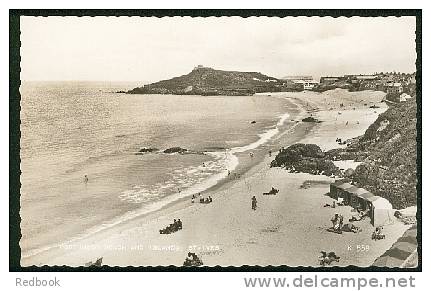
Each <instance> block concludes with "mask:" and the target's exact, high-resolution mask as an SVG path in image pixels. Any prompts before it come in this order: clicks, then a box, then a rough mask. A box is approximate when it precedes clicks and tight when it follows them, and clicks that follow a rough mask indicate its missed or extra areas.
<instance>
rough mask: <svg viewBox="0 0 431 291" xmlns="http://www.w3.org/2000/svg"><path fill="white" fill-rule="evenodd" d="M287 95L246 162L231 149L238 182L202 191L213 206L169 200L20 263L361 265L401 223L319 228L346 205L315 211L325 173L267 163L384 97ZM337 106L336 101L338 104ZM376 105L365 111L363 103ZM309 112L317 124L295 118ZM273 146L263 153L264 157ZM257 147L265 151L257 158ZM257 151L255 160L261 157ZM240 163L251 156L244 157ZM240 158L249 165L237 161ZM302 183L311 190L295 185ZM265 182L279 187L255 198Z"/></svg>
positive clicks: (347, 129)
mask: <svg viewBox="0 0 431 291" xmlns="http://www.w3.org/2000/svg"><path fill="white" fill-rule="evenodd" d="M273 96H274V97H276V98H290V99H291V100H292V101H293V102H294V103H295V104H297V106H298V114H296V115H295V116H291V120H290V125H289V126H288V127H287V129H286V131H284V132H282V133H281V134H279V135H278V136H277V137H276V138H275V139H273V140H271V141H270V142H268V143H266V144H264V145H262V146H261V147H260V148H259V153H260V154H257V155H255V156H254V157H253V158H250V156H249V153H248V152H244V153H241V154H239V155H238V157H239V160H240V166H239V168H237V169H236V172H237V173H239V174H241V177H240V178H238V179H235V178H232V176H233V175H231V176H230V178H228V179H227V180H226V181H223V182H222V183H219V185H217V186H215V187H212V188H210V189H209V190H207V191H205V192H203V193H202V195H203V196H204V197H207V196H208V195H210V196H211V197H212V198H213V202H212V203H210V204H199V203H194V204H192V203H191V202H190V199H186V200H182V201H179V202H177V203H175V204H172V205H169V206H168V207H165V208H163V209H162V210H160V211H157V212H154V213H151V214H149V215H146V216H143V217H138V218H135V219H133V220H130V221H127V222H124V223H122V224H119V225H116V226H114V227H112V228H108V229H106V230H104V231H101V232H99V233H96V234H94V235H92V236H89V237H86V238H84V239H82V240H79V241H74V242H73V243H71V244H66V245H63V246H61V247H58V248H54V249H51V250H49V251H46V252H42V253H40V254H38V255H35V256H31V257H28V258H25V259H22V264H23V265H69V266H82V265H84V264H85V263H86V262H88V261H94V260H96V259H97V258H98V257H103V264H106V265H110V266H129V265H133V266H159V265H162V266H167V265H175V266H181V265H182V264H183V262H184V259H185V258H186V256H187V252H189V251H191V252H195V253H196V254H198V255H199V256H200V257H201V258H202V261H203V263H204V265H206V266H216V265H220V266H231V265H233V266H241V265H260V266H267V265H274V266H277V265H288V266H318V256H319V254H320V251H327V252H328V251H334V252H336V254H337V255H338V256H340V257H341V259H340V262H339V263H337V265H338V266H347V265H356V266H363V267H366V266H370V265H371V264H372V263H373V261H374V260H375V259H376V258H377V257H378V256H380V255H381V254H382V253H384V252H385V251H386V250H387V249H388V248H389V247H390V246H391V245H392V244H393V243H394V242H395V241H396V240H397V239H398V238H399V237H400V236H401V235H402V234H403V233H404V231H405V230H406V229H407V228H408V226H405V225H404V224H402V223H401V222H398V221H396V220H394V223H393V224H392V225H387V226H385V227H384V233H385V235H386V239H384V240H380V241H373V240H371V233H372V231H373V226H372V225H371V224H370V222H369V220H363V221H360V222H357V223H356V225H357V226H360V227H361V228H362V232H360V233H357V234H355V233H343V234H335V233H331V232H328V231H327V228H329V227H330V226H331V222H330V218H331V217H332V216H333V215H334V213H335V212H338V213H341V214H342V215H343V216H344V217H345V218H346V220H347V218H349V217H350V216H352V214H353V213H352V212H351V210H352V208H351V207H349V206H342V207H337V208H336V209H333V208H327V207H323V205H324V204H326V203H332V201H333V200H332V199H331V198H329V197H328V196H326V195H325V194H326V193H327V192H329V183H331V182H333V181H334V179H332V178H329V177H326V176H317V175H309V174H293V173H288V172H287V171H286V170H284V169H280V168H270V167H269V164H270V162H271V160H272V159H274V156H275V154H276V152H277V151H278V149H279V148H281V147H283V146H284V147H287V146H289V145H291V144H294V143H298V142H301V143H315V144H317V145H319V146H320V147H321V148H322V149H323V150H328V149H331V148H335V147H340V145H339V144H337V143H336V142H335V140H336V138H341V139H342V140H346V139H348V138H353V137H356V136H359V135H362V134H363V133H364V132H365V130H366V129H367V127H368V126H369V125H370V124H371V123H372V122H373V121H374V120H375V119H376V118H377V117H378V114H380V113H381V112H384V111H385V110H386V105H385V104H384V103H381V102H380V101H381V100H382V99H383V96H384V93H382V92H372V91H362V92H355V93H348V94H346V92H345V91H344V90H339V89H337V90H333V91H328V92H324V93H313V92H307V93H306V94H305V93H303V92H299V93H274V94H273ZM341 103H342V104H343V106H342V107H340V104H341ZM373 104H375V105H378V106H379V108H374V109H372V108H370V106H371V105H373ZM310 115H312V116H313V117H315V118H317V119H318V120H320V121H322V123H317V124H316V123H303V122H301V119H302V118H304V117H307V116H310ZM269 150H271V151H272V152H273V154H272V156H271V157H270V156H269V155H268V154H267V153H268V151H269ZM265 153H266V154H265ZM264 155H265V156H264ZM247 159H254V160H253V161H248V163H244V162H241V161H245V160H247ZM245 164H248V165H249V166H247V167H245V166H241V165H245ZM309 181H312V182H311V183H310V184H311V187H309V188H301V185H303V184H304V182H309ZM271 187H275V188H277V189H279V190H280V192H279V193H278V194H277V195H275V196H272V195H271V196H264V195H262V193H263V192H267V191H269V190H270V189H271ZM252 196H256V198H257V203H258V204H257V205H258V206H257V210H256V211H252V210H251V197H252ZM174 219H181V221H182V222H183V229H182V230H181V231H178V232H175V233H172V234H168V235H161V234H159V229H162V228H164V227H165V226H167V225H169V224H170V223H172V222H173V220H174Z"/></svg>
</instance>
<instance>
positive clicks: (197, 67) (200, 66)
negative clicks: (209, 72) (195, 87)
mask: <svg viewBox="0 0 431 291" xmlns="http://www.w3.org/2000/svg"><path fill="white" fill-rule="evenodd" d="M200 69H211V68H210V67H205V66H203V65H197V66H196V67H194V68H193V71H195V70H200Z"/></svg>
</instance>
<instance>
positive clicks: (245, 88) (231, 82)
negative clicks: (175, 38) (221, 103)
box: [128, 68, 282, 95]
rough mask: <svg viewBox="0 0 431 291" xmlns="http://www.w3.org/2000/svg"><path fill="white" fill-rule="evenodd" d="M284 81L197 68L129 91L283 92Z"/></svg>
mask: <svg viewBox="0 0 431 291" xmlns="http://www.w3.org/2000/svg"><path fill="white" fill-rule="evenodd" d="M281 86H282V82H281V81H279V80H278V79H276V78H273V77H269V76H266V75H263V74H261V73H257V72H236V71H222V70H215V69H212V68H199V69H194V70H193V71H192V72H190V73H189V74H187V75H183V76H180V77H175V78H172V79H169V80H163V81H159V82H156V83H152V84H149V85H145V86H143V87H139V88H135V89H133V90H131V91H129V92H128V93H130V94H188V95H251V94H254V93H256V92H273V91H280V87H281Z"/></svg>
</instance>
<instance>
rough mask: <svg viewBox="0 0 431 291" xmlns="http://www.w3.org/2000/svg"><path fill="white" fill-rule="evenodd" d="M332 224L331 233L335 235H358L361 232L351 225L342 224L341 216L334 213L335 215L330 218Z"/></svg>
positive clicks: (358, 228) (342, 218)
mask: <svg viewBox="0 0 431 291" xmlns="http://www.w3.org/2000/svg"><path fill="white" fill-rule="evenodd" d="M331 222H332V231H334V232H336V233H339V234H341V233H343V231H344V232H354V233H358V232H361V231H362V229H361V228H360V227H358V226H356V225H354V224H353V223H346V224H345V223H344V217H343V215H341V214H338V213H335V215H334V216H333V217H332V218H331Z"/></svg>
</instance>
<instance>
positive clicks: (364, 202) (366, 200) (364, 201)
mask: <svg viewBox="0 0 431 291" xmlns="http://www.w3.org/2000/svg"><path fill="white" fill-rule="evenodd" d="M360 189H361V190H362V191H361V193H359V194H358V197H359V198H360V199H361V208H362V209H364V210H365V211H366V210H371V208H372V207H373V201H375V200H377V199H378V196H374V194H373V193H371V192H368V191H367V190H365V189H363V188H360Z"/></svg>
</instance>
